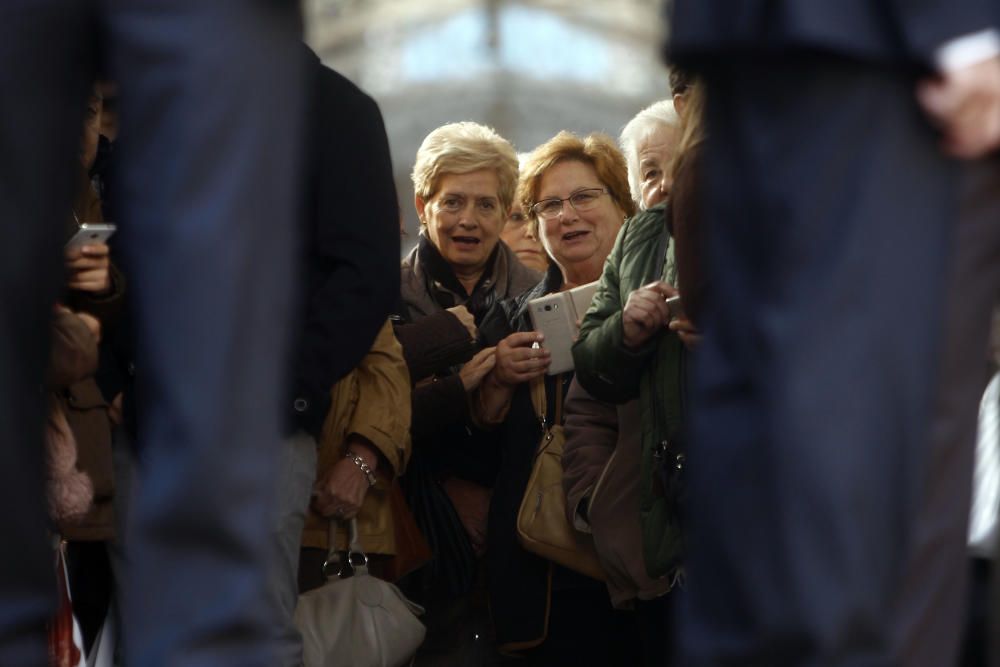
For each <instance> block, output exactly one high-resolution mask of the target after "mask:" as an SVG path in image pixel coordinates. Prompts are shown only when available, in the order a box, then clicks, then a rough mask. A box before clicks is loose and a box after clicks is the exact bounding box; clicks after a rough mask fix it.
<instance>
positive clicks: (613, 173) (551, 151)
mask: <svg viewBox="0 0 1000 667" xmlns="http://www.w3.org/2000/svg"><path fill="white" fill-rule="evenodd" d="M565 160H575V161H577V162H582V163H584V164H589V165H590V166H591V167H593V168H594V171H595V172H596V173H597V178H598V179H600V181H601V183H603V184H604V185H605V187H607V188H608V194H610V195H611V198H612V199H613V200H614V202H615V203H616V204H618V207H619V208H621V210H622V211H624V213H625V215H627V216H632V215H635V202H634V201H632V196H631V194H630V192H629V184H628V167H627V166H626V165H625V158H624V156H622V154H621V151H619V150H618V147H617V146H615V142H614V140H613V139H612V138H611V137H609V136H608V135H606V134H601V133H600V132H594V133H592V134H588V135H587V136H586V137H584V138H583V139H580V137H578V136H576V135H575V134H573V133H572V132H567V131H566V130H563V131H562V132H560V133H559V134H557V135H556V136H554V137H552V138H551V139H549V140H548V141H546V142H545V143H544V144H542V145H541V146H539V147H538V148H536V149H535V150H534V151H532V152H531V154H530V155H529V156H528V158H527V159H526V160H525V161H524V164H523V166H522V168H521V181H520V183H518V188H517V199H518V201H519V202H521V207H522V208H523V209H524V212H525V213H526V214H527V215H528V216H529V217H531V219H532V220H534V221H536V222H537V220H538V216H536V215H535V212H534V211H533V210H532V208H531V207H532V206H534V205H535V204H536V203H538V191H539V189H541V187H542V177H544V176H545V172H547V171H548V170H549V169H550V168H552V167H553V166H555V165H556V164H557V163H559V162H563V161H565Z"/></svg>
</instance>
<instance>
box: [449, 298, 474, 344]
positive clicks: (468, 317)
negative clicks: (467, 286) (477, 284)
mask: <svg viewBox="0 0 1000 667" xmlns="http://www.w3.org/2000/svg"><path fill="white" fill-rule="evenodd" d="M448 312H449V313H451V314H452V315H453V316H454V317H455V319H457V320H458V321H459V322H461V323H462V326H464V327H465V329H466V331H468V332H469V337H470V338H471V339H472V340H478V339H479V329H478V328H477V327H476V318H475V317H473V316H472V313H470V312H469V309H468V308H466V307H465V306H452V307H451V308H449V309H448Z"/></svg>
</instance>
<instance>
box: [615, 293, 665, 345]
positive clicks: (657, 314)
mask: <svg viewBox="0 0 1000 667" xmlns="http://www.w3.org/2000/svg"><path fill="white" fill-rule="evenodd" d="M676 294H677V290H675V289H674V288H673V287H671V286H670V285H668V284H667V283H665V282H663V281H657V282H655V283H649V284H648V285H644V286H643V287H640V288H639V289H637V290H633V291H632V293H631V294H629V295H628V300H627V301H626V302H625V308H623V309H622V341H623V342H624V344H625V347H627V348H629V349H631V350H635V349H638V348H640V347H642V346H643V345H644V344H645V343H646V341H648V340H649V339H650V338H652V337H653V336H655V335H656V334H657V333H659V332H660V331H662V330H663V328H664V327H666V326H667V323H668V322H669V321H670V308H668V307H667V299H668V298H670V297H672V296H675V295H676Z"/></svg>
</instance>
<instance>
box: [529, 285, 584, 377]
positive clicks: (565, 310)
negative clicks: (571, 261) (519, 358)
mask: <svg viewBox="0 0 1000 667" xmlns="http://www.w3.org/2000/svg"><path fill="white" fill-rule="evenodd" d="M596 291H597V283H596V282H593V283H588V284H586V285H581V286H580V287H576V288H574V289H571V290H569V291H567V292H557V293H555V294H549V295H546V296H543V297H539V298H537V299H532V300H531V301H529V302H528V314H529V315H530V316H531V325H532V326H533V327H534V329H535V331H540V332H541V333H543V334H545V341H544V342H543V343H542V346H543V347H544V348H545V349H546V350H548V351H549V354H550V355H551V359H552V361H551V363H550V364H549V370H548V374H549V375H558V374H559V373H565V372H566V371H571V370H573V368H574V364H573V343H575V342H576V337H577V334H579V333H580V325H579V320H580V319H582V318H583V315H584V314H585V313H586V312H587V309H588V308H589V307H590V301H591V299H592V298H593V297H594V292H596Z"/></svg>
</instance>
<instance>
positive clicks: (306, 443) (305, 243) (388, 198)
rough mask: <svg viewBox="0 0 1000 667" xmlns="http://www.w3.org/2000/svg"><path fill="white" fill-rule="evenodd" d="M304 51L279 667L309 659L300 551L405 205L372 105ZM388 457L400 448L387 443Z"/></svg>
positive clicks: (394, 278)
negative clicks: (344, 384)
mask: <svg viewBox="0 0 1000 667" xmlns="http://www.w3.org/2000/svg"><path fill="white" fill-rule="evenodd" d="M300 50H301V53H302V55H303V57H304V59H305V61H306V65H305V71H306V77H307V78H306V81H307V82H308V88H307V97H306V99H307V109H306V118H307V120H306V123H307V125H306V145H307V147H308V148H307V155H306V164H307V169H306V172H305V173H304V174H303V180H304V182H305V186H306V187H305V210H304V215H303V216H302V221H301V243H300V258H301V264H300V267H299V268H300V274H299V275H298V276H297V278H298V281H297V284H296V291H297V292H299V293H300V294H301V295H302V297H303V298H301V299H300V300H299V304H298V305H299V312H298V313H297V315H298V319H297V320H296V321H295V328H294V329H293V333H294V335H295V336H296V338H295V339H294V350H293V351H294V355H295V358H294V360H293V362H292V369H291V371H292V372H291V375H292V387H291V392H290V395H289V396H288V398H287V402H286V408H287V409H286V414H287V416H288V419H286V424H285V439H284V442H282V443H281V445H280V453H279V456H278V465H277V467H276V468H275V477H276V478H277V480H278V497H277V502H275V504H274V507H273V508H272V509H273V512H272V523H271V528H272V535H273V540H274V542H275V544H276V545H277V547H278V559H277V561H276V564H275V568H274V570H273V572H272V575H271V576H270V577H269V582H268V585H269V588H270V590H271V596H272V599H273V601H274V603H275V604H276V605H277V607H278V609H279V611H280V615H281V622H280V623H276V624H275V626H274V628H273V629H272V630H273V633H274V635H275V640H276V642H277V644H278V653H279V655H278V658H277V659H276V660H275V662H274V663H273V664H274V665H276V666H285V665H287V666H289V667H297V666H298V665H301V664H302V637H301V636H300V634H299V631H298V629H297V628H296V627H295V623H294V615H295V605H296V603H297V601H298V592H299V590H298V579H299V572H298V569H299V550H300V545H301V543H302V530H303V527H304V526H305V523H306V517H307V515H308V512H309V505H310V500H311V499H312V491H313V484H314V482H315V481H316V474H317V465H318V462H319V461H320V457H319V455H320V454H321V453H322V452H320V450H319V449H318V447H319V443H321V442H322V441H323V439H322V434H323V428H324V423H327V422H328V421H329V413H330V410H331V405H332V394H331V390H332V389H333V387H334V386H335V385H337V384H338V382H339V381H340V380H342V379H343V378H344V377H346V376H347V375H348V374H349V373H351V372H352V370H353V369H355V368H356V367H357V366H358V364H359V362H361V361H362V359H364V358H366V356H367V355H368V354H369V350H370V348H371V347H372V343H373V342H374V341H375V340H376V335H378V334H379V332H380V330H381V329H382V327H383V326H384V325H385V320H386V317H387V316H388V314H389V311H390V310H391V309H392V308H393V307H394V306H395V304H396V302H397V300H398V298H399V234H398V232H397V228H398V225H399V205H398V203H397V199H396V185H395V182H394V181H393V179H392V160H391V158H390V155H389V141H388V139H387V138H386V134H385V126H384V125H383V122H382V113H381V112H380V111H379V108H378V105H377V104H376V103H375V100H373V99H372V98H371V97H369V96H368V95H367V94H366V93H365V92H364V91H362V90H361V89H360V88H358V87H357V86H355V85H354V84H353V83H351V82H350V81H349V80H347V79H346V78H345V77H343V76H342V75H340V74H338V73H337V72H335V71H333V70H332V69H330V68H329V67H326V66H324V65H323V64H322V63H321V62H320V60H319V58H318V57H317V56H316V54H315V53H313V52H312V51H310V50H309V49H308V48H307V47H305V46H302V47H300ZM383 337H384V336H383ZM390 338H391V336H390ZM386 345H387V344H386V343H385V342H383V344H382V346H383V347H385V346H386ZM361 375H362V376H363V375H364V373H362V374H361ZM406 384H408V383H406ZM381 389H382V390H384V389H385V387H381ZM344 391H346V389H345V390H344ZM407 398H408V396H407ZM340 412H343V409H341V410H340ZM408 414H409V413H407V428H408V427H409V417H408ZM330 439H331V438H329V437H328V438H327V440H328V441H329V440H330ZM337 446H338V447H339V446H340V443H337ZM325 449H326V450H330V449H331V446H330V445H329V444H328V446H327V447H326V448H325ZM386 450H387V451H390V452H391V451H394V450H392V448H390V447H388V445H386ZM350 451H351V452H353V453H354V454H356V455H357V456H359V457H360V458H361V459H362V460H363V461H364V463H365V464H366V465H367V466H369V467H370V469H371V470H381V471H382V472H383V473H388V479H390V480H391V479H392V476H393V473H392V470H393V465H392V460H391V459H387V458H386V457H385V456H384V455H383V454H382V453H381V451H380V450H379V447H378V446H377V444H376V443H375V442H372V441H371V440H369V439H367V438H365V437H364V436H363V435H359V434H352V438H351V441H350ZM338 453H339V450H338ZM328 457H329V451H327V452H326V454H324V456H323V461H324V462H325V463H326V464H327V465H326V467H327V468H329V465H330V464H329V461H326V459H327V458H328ZM336 467H337V468H338V469H339V476H338V479H339V480H340V481H341V482H343V481H344V480H345V479H347V480H351V481H353V482H355V484H352V485H351V488H352V490H353V491H354V492H356V493H362V491H363V490H366V489H367V487H368V478H367V477H366V474H365V472H364V471H362V469H361V468H360V467H358V466H357V465H356V464H355V462H354V460H352V459H349V458H343V457H342V456H341V460H340V461H339V462H338V463H337V465H336ZM324 472H327V473H329V470H324ZM362 499H363V493H362V497H355V498H353V502H354V504H356V505H361V501H362ZM345 518H349V517H345ZM323 534H324V535H325V534H326V532H325V530H324V532H323ZM323 554H324V555H325V554H326V551H325V550H324V551H323Z"/></svg>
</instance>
